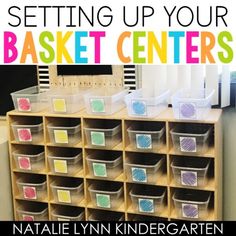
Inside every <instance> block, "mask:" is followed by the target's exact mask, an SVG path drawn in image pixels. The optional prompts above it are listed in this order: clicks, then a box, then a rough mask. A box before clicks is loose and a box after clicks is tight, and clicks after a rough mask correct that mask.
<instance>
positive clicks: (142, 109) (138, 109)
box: [131, 100, 147, 116]
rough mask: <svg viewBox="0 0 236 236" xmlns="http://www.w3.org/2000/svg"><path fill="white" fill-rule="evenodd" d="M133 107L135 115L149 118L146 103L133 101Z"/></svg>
mask: <svg viewBox="0 0 236 236" xmlns="http://www.w3.org/2000/svg"><path fill="white" fill-rule="evenodd" d="M131 106H132V111H133V114H134V115H139V116H147V105H146V102H145V101H139V100H132V101H131Z"/></svg>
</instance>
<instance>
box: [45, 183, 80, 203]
mask: <svg viewBox="0 0 236 236" xmlns="http://www.w3.org/2000/svg"><path fill="white" fill-rule="evenodd" d="M50 187H51V190H52V193H53V198H54V201H55V202H58V203H63V204H76V205H77V204H78V203H79V202H81V201H82V200H83V198H84V184H83V182H82V181H81V180H79V179H71V178H60V179H57V180H55V181H53V182H52V183H51V184H50Z"/></svg>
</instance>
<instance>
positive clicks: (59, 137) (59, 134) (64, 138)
mask: <svg viewBox="0 0 236 236" xmlns="http://www.w3.org/2000/svg"><path fill="white" fill-rule="evenodd" d="M54 138H55V143H69V138H68V133H67V130H54Z"/></svg>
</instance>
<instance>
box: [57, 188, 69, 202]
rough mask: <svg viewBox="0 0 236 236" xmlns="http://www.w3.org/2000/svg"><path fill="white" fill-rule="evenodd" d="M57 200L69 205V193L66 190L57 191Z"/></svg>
mask: <svg viewBox="0 0 236 236" xmlns="http://www.w3.org/2000/svg"><path fill="white" fill-rule="evenodd" d="M57 198H58V201H59V202H64V203H71V197H70V191H68V190H61V189H58V190H57Z"/></svg>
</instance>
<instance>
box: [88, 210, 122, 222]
mask: <svg viewBox="0 0 236 236" xmlns="http://www.w3.org/2000/svg"><path fill="white" fill-rule="evenodd" d="M88 220H89V221H124V220H125V217H124V214H122V213H119V212H112V211H105V212H104V211H102V210H96V211H95V210H94V211H93V212H92V214H90V215H89V217H88Z"/></svg>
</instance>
